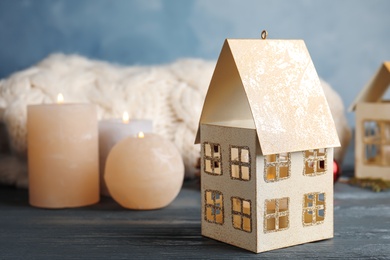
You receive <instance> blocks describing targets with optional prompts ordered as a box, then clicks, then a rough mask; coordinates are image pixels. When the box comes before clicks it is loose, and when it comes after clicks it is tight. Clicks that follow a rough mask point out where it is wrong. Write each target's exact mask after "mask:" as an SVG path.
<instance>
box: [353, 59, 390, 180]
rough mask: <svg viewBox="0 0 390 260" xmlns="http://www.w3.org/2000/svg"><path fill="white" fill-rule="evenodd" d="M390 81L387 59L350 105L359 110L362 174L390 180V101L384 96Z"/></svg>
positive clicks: (358, 171) (358, 160)
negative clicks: (384, 98)
mask: <svg viewBox="0 0 390 260" xmlns="http://www.w3.org/2000/svg"><path fill="white" fill-rule="evenodd" d="M389 85H390V62H385V63H383V65H382V66H381V67H380V68H379V70H378V71H377V73H376V74H375V75H374V77H373V79H372V80H371V81H370V82H369V83H368V84H367V85H366V86H365V87H364V88H363V90H362V92H361V93H360V94H359V96H358V97H357V98H356V100H355V101H354V103H353V104H352V106H351V107H350V111H355V114H356V124H355V127H356V131H355V176H356V177H358V178H380V179H384V180H390V103H389V101H386V100H383V99H382V97H383V96H384V94H385V92H386V91H387V89H388V87H389Z"/></svg>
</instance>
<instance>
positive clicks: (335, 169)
mask: <svg viewBox="0 0 390 260" xmlns="http://www.w3.org/2000/svg"><path fill="white" fill-rule="evenodd" d="M340 175H341V170H340V166H339V164H338V163H337V162H336V161H335V160H333V183H336V182H337V180H338V179H339V178H340Z"/></svg>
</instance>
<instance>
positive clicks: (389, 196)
mask: <svg viewBox="0 0 390 260" xmlns="http://www.w3.org/2000/svg"><path fill="white" fill-rule="evenodd" d="M141 258H145V259H174V258H180V259H206V258H207V259H237V258H239V259H246V258H273V259H275V258H276V259H281V258H289V259H303V258H310V259H313V258H325V259H326V258H341V259H352V258H353V259H362V258H370V259H390V191H387V192H382V193H374V192H372V191H369V190H364V189H361V188H357V187H351V186H349V185H347V184H344V183H337V184H336V185H335V237H334V239H330V240H325V241H320V242H315V243H309V244H305V245H299V246H293V247H289V248H284V249H279V250H274V251H270V252H265V253H261V254H254V253H251V252H248V251H245V250H243V249H240V248H236V247H233V246H231V245H227V244H224V243H221V242H218V241H214V240H212V239H208V238H205V237H202V236H201V234H200V192H199V190H198V189H197V186H196V185H195V184H194V183H185V185H184V187H183V189H182V191H181V192H180V194H179V196H178V197H177V198H176V200H175V201H174V202H173V203H172V204H171V205H169V206H168V207H166V208H164V209H161V210H153V211H132V210H126V209H123V208H121V207H120V206H119V205H118V204H117V203H116V202H115V201H113V200H112V199H110V198H102V200H101V201H100V203H99V204H96V205H93V206H90V207H84V208H74V209H63V210H48V209H39V208H33V207H30V206H29V205H28V193H27V191H26V190H18V189H14V188H10V187H6V186H3V187H0V259H141Z"/></svg>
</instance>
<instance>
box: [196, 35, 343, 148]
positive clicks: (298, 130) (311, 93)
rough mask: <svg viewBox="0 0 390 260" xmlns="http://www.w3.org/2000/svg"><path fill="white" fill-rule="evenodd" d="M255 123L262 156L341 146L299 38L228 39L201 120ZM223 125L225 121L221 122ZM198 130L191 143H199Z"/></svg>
mask: <svg viewBox="0 0 390 260" xmlns="http://www.w3.org/2000/svg"><path fill="white" fill-rule="evenodd" d="M248 119H250V120H252V121H253V128H254V129H256V131H257V136H258V138H259V143H260V146H261V150H262V153H263V154H276V153H283V152H293V151H303V150H307V149H316V148H324V147H335V146H339V145H340V143H339V140H338V137H337V132H336V128H335V125H334V122H333V118H332V115H331V113H330V110H329V107H328V103H327V101H326V98H325V95H324V92H323V90H322V87H321V84H320V81H319V78H318V76H317V73H316V71H315V68H314V65H313V63H312V61H311V58H310V55H309V53H308V51H307V49H306V46H305V43H304V42H303V41H302V40H268V39H267V40H262V39H245V40H244V39H227V40H226V41H225V43H224V45H223V47H222V51H221V54H220V56H219V58H218V62H217V65H216V68H215V71H214V74H213V77H212V79H211V82H210V86H209V89H208V92H207V95H206V99H205V103H204V106H203V110H202V114H201V118H200V121H199V124H203V123H204V124H207V123H209V124H210V123H211V124H212V123H216V122H219V124H221V123H220V122H227V121H229V122H231V121H234V122H238V123H237V125H236V126H237V127H243V126H241V125H240V123H239V122H240V120H241V121H248ZM222 124H223V123H222ZM199 134H200V133H199V128H198V133H197V137H196V140H195V142H196V143H199V141H200V136H199Z"/></svg>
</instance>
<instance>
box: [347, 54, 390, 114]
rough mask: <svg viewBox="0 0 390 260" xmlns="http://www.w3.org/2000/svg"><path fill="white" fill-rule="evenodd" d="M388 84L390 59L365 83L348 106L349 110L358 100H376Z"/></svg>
mask: <svg viewBox="0 0 390 260" xmlns="http://www.w3.org/2000/svg"><path fill="white" fill-rule="evenodd" d="M389 85H390V61H386V62H384V63H383V64H382V66H381V67H380V68H379V69H378V71H377V72H376V73H375V75H374V77H373V78H372V79H371V80H370V81H369V82H368V83H367V85H366V86H365V87H364V88H363V90H362V91H361V92H360V93H359V95H358V96H357V97H356V99H355V100H354V101H353V103H352V104H351V106H350V107H349V111H354V110H355V109H356V104H357V103H360V102H378V101H380V99H381V98H382V96H383V95H384V94H385V92H386V90H387V89H388V87H389Z"/></svg>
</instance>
